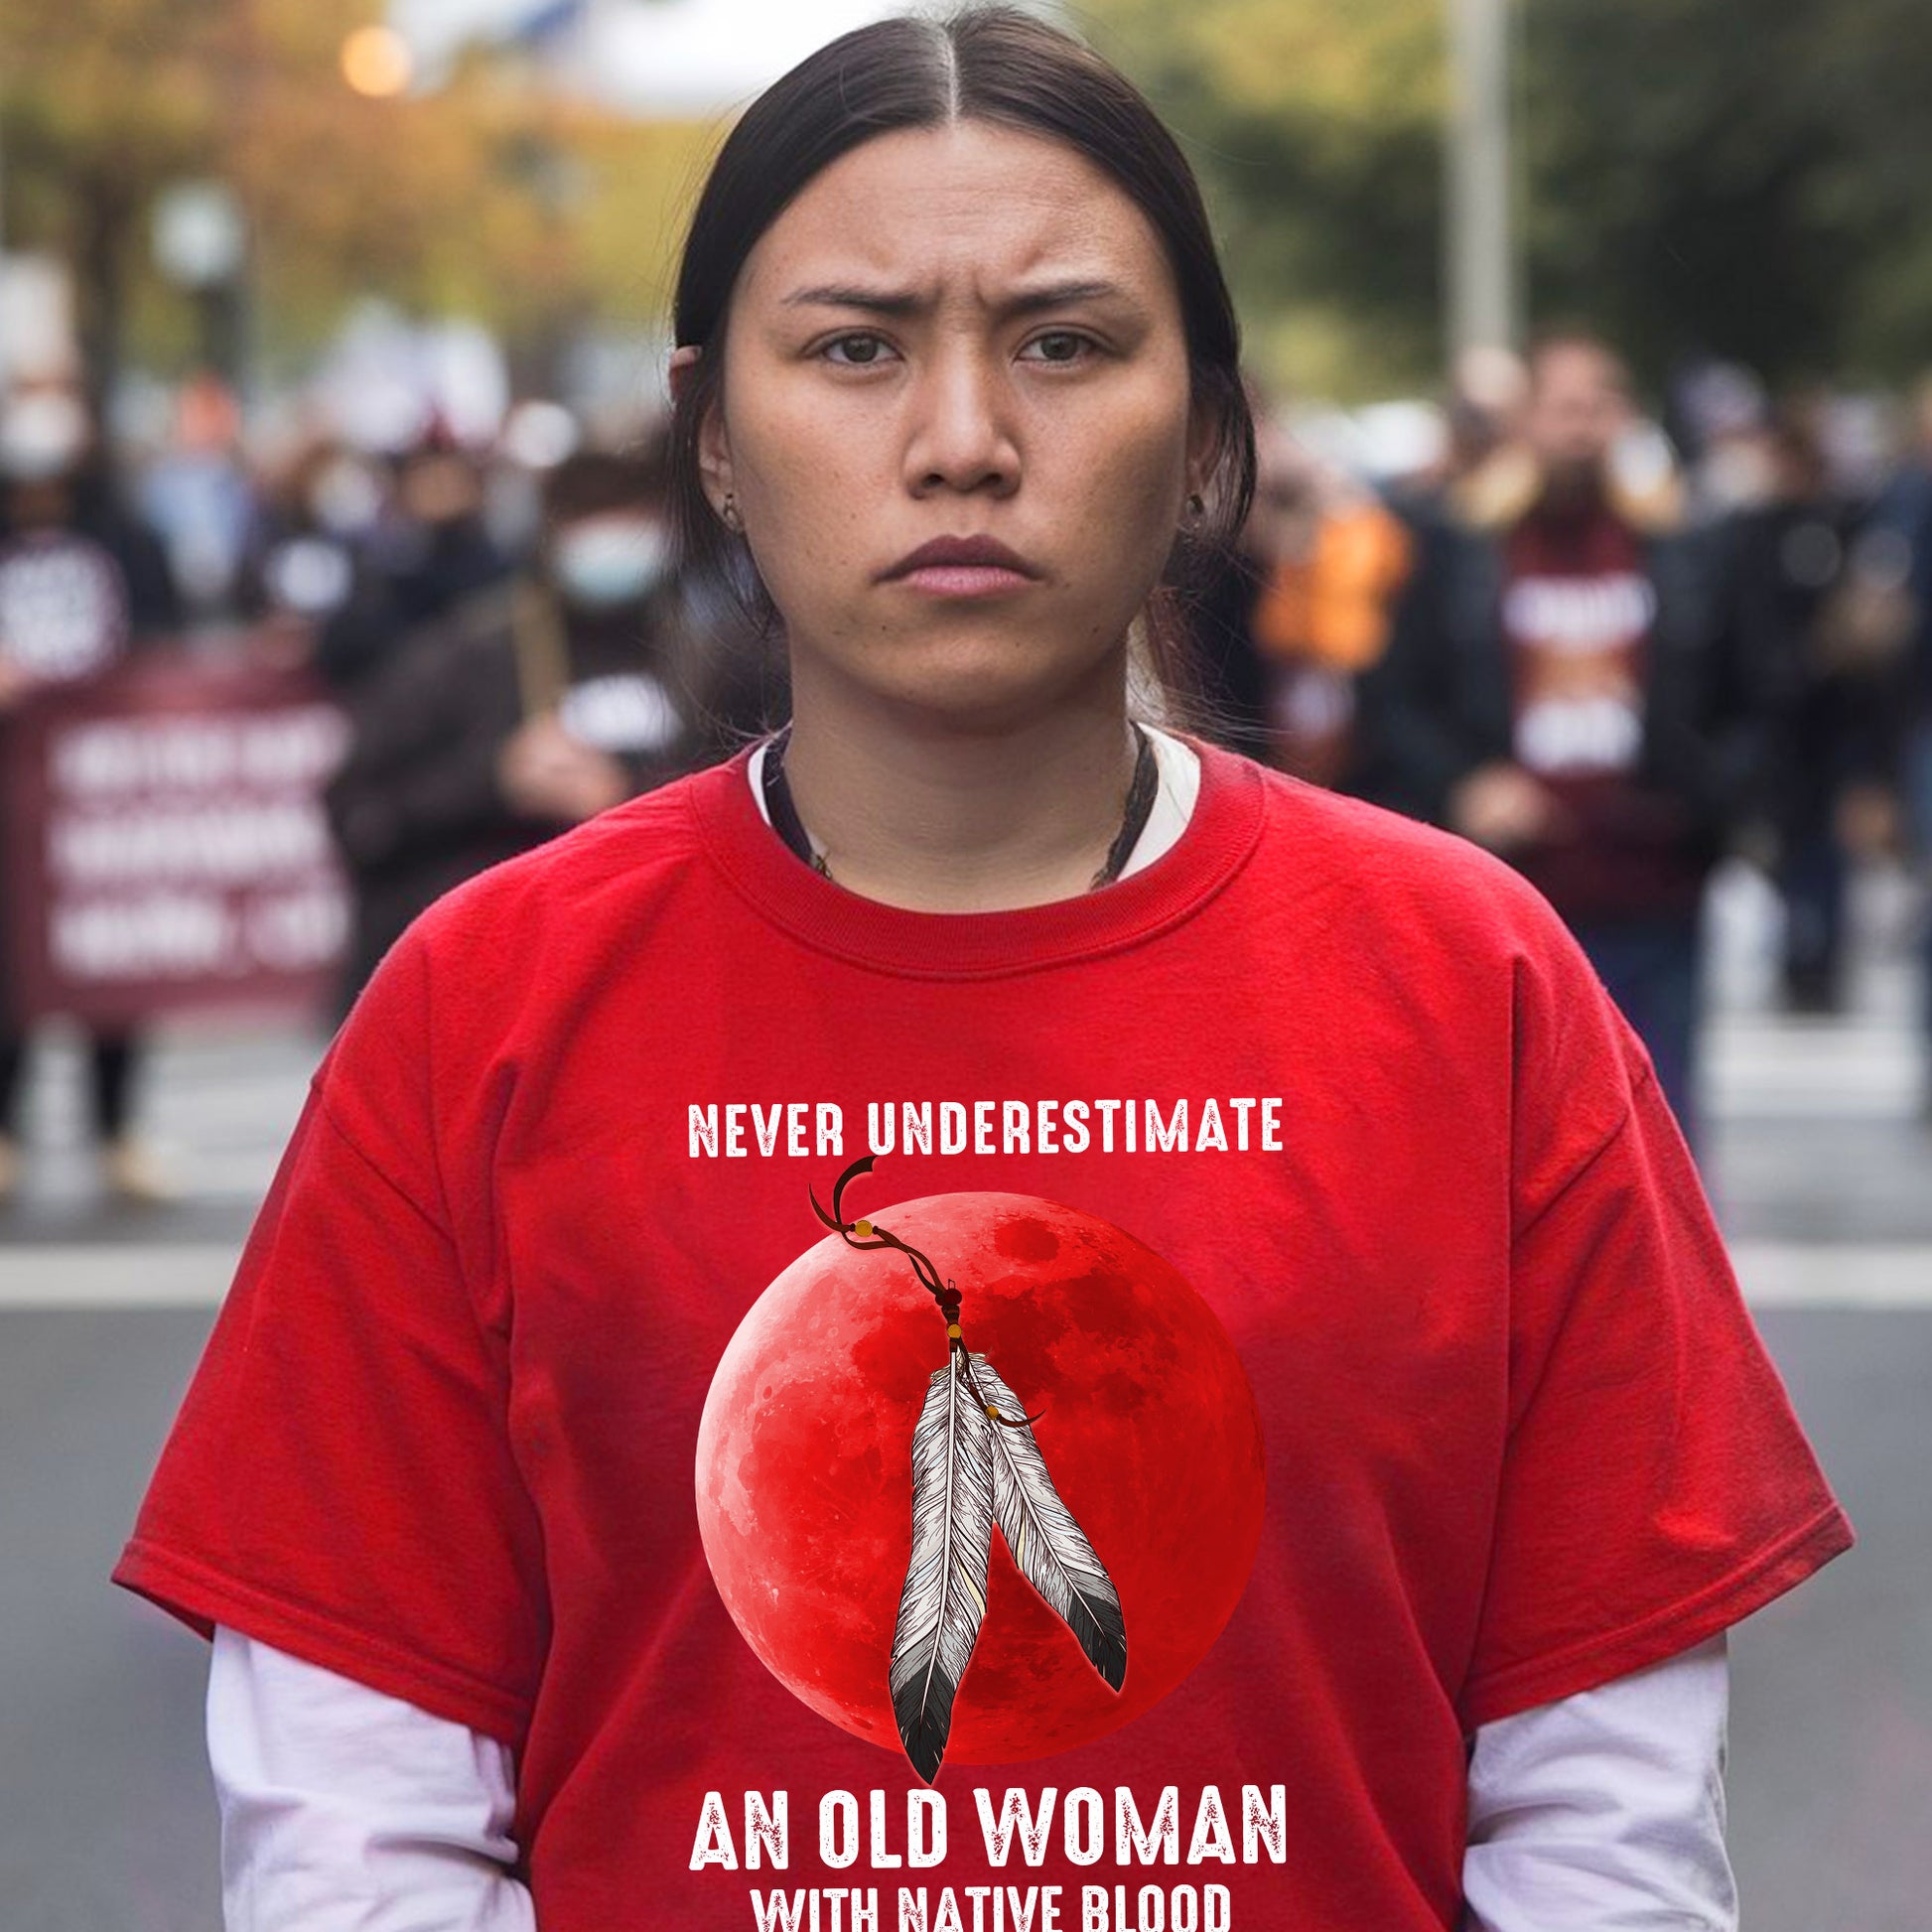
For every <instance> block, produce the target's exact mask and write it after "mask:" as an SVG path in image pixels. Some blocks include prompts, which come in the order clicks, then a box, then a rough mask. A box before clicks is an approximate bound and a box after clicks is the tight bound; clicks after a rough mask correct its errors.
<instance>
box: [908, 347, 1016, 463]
mask: <svg viewBox="0 0 1932 1932" xmlns="http://www.w3.org/2000/svg"><path fill="white" fill-rule="evenodd" d="M1013 400H1014V398H1013V392H1012V388H1011V386H1010V384H1009V383H1008V381H1007V378H1006V373H1005V370H1004V368H1003V367H1002V365H1001V364H1000V362H999V360H998V358H997V357H993V356H989V355H988V354H987V353H986V352H985V351H984V350H983V349H982V348H979V347H976V346H973V345H967V344H955V345H949V346H948V347H946V348H944V349H942V350H940V351H938V352H937V353H935V354H934V355H933V356H932V357H930V358H929V359H928V360H927V362H926V363H925V365H924V367H923V368H922V369H921V370H920V372H919V374H918V377H917V380H916V381H915V382H914V384H913V387H912V394H911V398H910V415H909V419H908V420H909V433H908V435H907V437H906V446H905V467H906V482H907V483H908V484H909V485H910V487H911V489H912V492H913V494H914V495H917V496H926V495H931V494H934V493H936V492H937V491H940V490H947V489H952V490H959V491H961V492H967V493H970V492H972V491H976V490H978V491H985V492H987V493H989V494H992V495H996V496H1004V495H1010V494H1011V493H1012V492H1013V490H1014V489H1016V488H1017V487H1018V486H1019V483H1020V451H1019V446H1018V443H1017V442H1016V440H1015V435H1014V426H1013V420H1012V413H1013Z"/></svg>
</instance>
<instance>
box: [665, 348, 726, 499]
mask: <svg viewBox="0 0 1932 1932" xmlns="http://www.w3.org/2000/svg"><path fill="white" fill-rule="evenodd" d="M703 354H704V350H703V349H702V348H700V347H699V346H698V345H696V344H695V343H689V344H686V345H684V346H683V347H681V348H674V349H673V350H672V351H671V362H670V371H669V375H670V385H671V403H672V406H673V407H674V408H675V407H677V406H678V405H679V404H681V403H682V402H683V400H684V398H685V396H686V395H687V394H688V393H689V391H690V388H691V384H692V383H693V382H694V381H695V380H696V378H697V373H698V363H699V361H700V360H701V358H702V357H703ZM698 474H699V475H700V476H701V477H702V478H703V479H704V493H705V495H706V496H707V497H708V498H709V499H710V501H711V507H712V508H713V509H714V510H715V511H717V512H718V513H719V515H720V516H722V515H723V514H724V507H725V498H726V496H727V495H728V494H729V493H730V492H731V490H732V488H733V483H732V461H731V439H730V437H729V436H728V435H727V434H726V431H725V415H724V411H723V410H722V409H720V408H719V407H718V404H717V400H716V397H715V395H714V398H713V401H712V403H711V406H710V407H709V408H708V409H707V410H706V411H705V416H704V421H703V422H702V423H700V424H699V425H698Z"/></svg>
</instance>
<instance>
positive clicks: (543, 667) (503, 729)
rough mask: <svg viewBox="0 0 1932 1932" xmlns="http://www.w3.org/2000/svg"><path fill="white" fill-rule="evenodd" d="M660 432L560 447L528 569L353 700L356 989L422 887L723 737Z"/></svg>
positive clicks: (665, 770)
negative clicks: (681, 582)
mask: <svg viewBox="0 0 1932 1932" xmlns="http://www.w3.org/2000/svg"><path fill="white" fill-rule="evenodd" d="M664 465H665V458H664V454H663V451H662V447H661V440H659V441H657V442H653V443H652V444H651V445H650V446H649V448H648V449H647V450H646V451H644V452H641V453H638V454H634V455H624V456H618V455H610V454H602V453H597V452H588V453H584V454H581V455H576V456H572V457H569V458H566V459H565V461H564V462H563V463H561V464H560V465H558V466H557V468H556V469H554V470H553V471H551V472H550V474H549V476H548V477H547V479H546V481H545V489H544V527H543V534H542V537H541V540H540V542H539V545H538V549H537V553H536V556H535V557H534V559H533V560H532V564H531V567H530V569H529V570H528V571H527V572H525V573H523V574H522V575H520V576H519V577H517V578H516V579H514V580H512V581H509V582H505V583H502V584H499V585H497V586H495V587H494V588H492V589H489V590H486V591H484V592H483V593H482V594H481V595H478V596H473V597H471V598H469V599H468V600H466V601H465V602H464V603H462V604H461V605H459V606H458V607H457V608H456V610H455V611H454V612H452V613H451V614H450V615H449V616H448V617H446V618H445V619H443V620H442V621H438V622H436V623H434V624H432V625H430V626H428V627H427V628H423V629H419V630H417V631H416V632H415V633H414V634H413V635H412V636H411V637H410V638H409V639H408V640H407V641H406V642H405V643H404V644H402V645H401V646H400V647H399V648H398V649H397V650H396V652H395V653H394V654H393V656H392V658H391V659H390V661H389V662H388V663H386V664H384V665H381V666H379V667H378V668H376V669H375V670H374V671H372V672H371V673H370V674H369V675H367V676H365V677H364V678H363V679H361V680H360V681H359V682H358V683H357V684H356V685H355V686H354V687H353V689H352V691H351V692H350V693H349V696H348V707H349V715H350V721H351V726H352V732H353V736H352V742H351V746H350V750H349V753H348V756H347V758H346V759H345V762H344V765H343V767H342V769H341V771H340V772H339V773H338V774H337V776H336V778H335V779H334V781H333V782H332V784H331V786H330V789H329V793H328V803H329V811H330V817H331V821H332V823H333V825H334V827H335V830H336V835H337V839H338V842H339V844H340V846H341V849H342V852H343V855H344V858H345V861H346V864H347V866H348V870H349V874H350V879H351V883H352V886H353V890H354V897H355V906H356V911H355V925H354V936H353V939H352V941H351V944H350V949H349V956H348V960H347V963H346V971H345V983H344V1002H345V1006H346V1004H347V1002H348V1001H349V1000H350V999H352V998H353V996H354V994H355V993H356V992H357V991H358V990H359V989H360V987H361V986H362V984H363V982H364V981H365V980H366V979H367V977H368V975H369V974H370V973H371V972H372V971H373V970H374V968H375V965H376V962H377V961H378V960H379V959H380V958H381V956H382V954H383V953H384V952H385V951H386V950H387V949H388V947H389V945H390V944H391V942H392V941H393V940H394V939H395V938H396V937H397V936H398V935H399V934H400V933H401V931H402V930H403V928H404V927H405V926H406V925H407V924H408V923H409V921H410V920H411V919H412V918H414V917H415V915H416V914H417V913H418V912H420V911H421V910H422V909H423V908H424V907H425V906H426V905H428V904H429V903H430V901H431V900H432V899H434V898H436V897H439V896H440V895H441V894H443V893H444V892H446V891H448V890H449V889H450V888H451V887H453V886H455V885H457V884H458V883H459V882H461V881H462V880H464V879H467V878H469V877H470V876H471V875H472V874H473V873H477V872H481V871H482V870H483V868H484V867H485V866H489V865H492V864H494V863H495V862H496V861H497V860H499V859H505V858H508V857H510V856H511V855H512V854H513V853H517V852H521V851H524V850H525V849H527V848H528V847H530V846H533V845H537V844H539V843H541V842H542V841H543V840H545V839H548V838H550V837H551V836H553V835H554V834H555V833H557V832H560V831H562V830H564V829H565V828H566V827H567V826H571V825H577V824H581V823H582V822H583V821H584V820H585V819H588V818H591V817H594V816H595V815H596V814H597V813H598V812H601V811H603V810H605V809H606V808H607V807H609V806H611V805H615V804H617V803H619V802H620V801H621V800H622V799H624V798H628V797H630V796H632V795H633V794H634V793H637V792H639V791H643V790H646V789H648V788H649V787H650V786H652V785H655V784H658V783H660V782H662V781H663V780H664V779H666V778H668V777H671V776H673V775H676V774H677V773H679V772H682V771H684V770H687V769H689V768H691V767H692V766H693V765H694V764H696V763H698V762H701V761H703V760H704V759H706V758H708V757H711V756H714V755H715V754H716V752H717V751H718V750H720V749H721V741H720V739H719V738H718V736H717V733H718V732H719V730H720V729H721V728H722V723H723V721H721V720H720V718H719V717H718V716H717V715H716V713H715V709H714V706H713V703H712V699H713V696H714V691H715V687H714V685H713V684H712V683H710V682H709V674H708V671H707V670H706V668H705V667H704V666H702V665H700V663H699V662H698V660H697V657H696V654H695V651H694V648H693V640H692V638H691V637H690V635H689V632H688V627H687V626H686V625H685V623H684V622H683V621H682V614H681V609H680V603H679V598H678V594H677V586H676V584H675V583H674V581H673V579H672V577H671V575H670V573H669V571H668V569H667V558H668V537H667V533H666V522H665V517H666V510H665V495H664V492H665V467H664Z"/></svg>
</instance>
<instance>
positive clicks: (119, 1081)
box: [0, 386, 180, 1201]
mask: <svg viewBox="0 0 1932 1932" xmlns="http://www.w3.org/2000/svg"><path fill="white" fill-rule="evenodd" d="M179 621H180V607H179V603H178V601H177V599H176V595H175V589H174V584H173V581H172V579H171V576H170V573H169V570H168V564H167V559H166V556H165V554H164V553H163V550H162V548H161V545H160V543H159V542H158V540H157V539H156V538H155V536H154V535H153V533H152V532H151V531H149V530H147V529H146V528H144V527H143V526H142V525H141V524H140V522H139V521H138V520H136V519H135V518H133V517H131V516H129V515H127V514H125V513H124V512H123V511H122V510H121V509H120V508H119V506H118V505H117V504H116V503H115V502H114V500H113V497H112V493H111V492H110V490H109V489H108V487H107V485H106V483H105V482H104V480H103V478H102V476H101V474H100V472H99V468H98V464H97V462H96V449H95V443H94V437H93V429H92V425H91V423H90V421H89V419H88V415H87V410H86V406H85V404H84V403H83V402H82V401H81V400H80V397H79V395H78V394H77V393H76V392H75V391H74V390H73V389H71V388H69V387H65V386H48V387H43V388H36V389H28V390H21V391H17V392H16V393H15V394H13V395H12V396H10V397H9V398H8V399H7V400H6V401H5V403H4V404H0V718H3V717H4V716H5V714H6V713H7V712H9V711H11V710H13V709H15V708H16V707H18V706H21V705H23V704H27V703H31V702H32V701H33V699H34V698H35V696H36V695H37V694H39V693H42V692H46V691H51V690H55V689H59V688H62V687H70V686H73V685H76V684H80V683H83V682H85V681H86V680H88V679H92V678H97V677H99V676H101V675H103V674H104V673H106V672H108V671H110V670H112V669H113V667H114V666H115V665H116V664H117V663H119V662H120V660H121V658H122V657H123V656H124V655H125V653H126V652H127V651H128V649H129V648H130V647H131V646H132V645H133V644H135V643H137V642H139V641H140V640H141V639H142V638H144V637H146V636H148V635H151V634H153V633H156V632H160V631H166V630H169V629H172V628H173V627H174V626H175V625H176V624H177V623H178V622H179ZM4 888H5V882H4V879H0V917H3V916H4V915H5V911H6V898H5V890H4ZM3 958H4V947H0V959H3ZM28 1044H29V1042H28V1037H27V1035H26V1032H25V1030H24V1029H23V1028H22V1027H21V1025H20V1024H19V1022H18V1021H17V1020H16V1019H15V1018H14V1017H13V1016H12V1014H11V1013H10V1011H9V1010H8V1006H7V1000H6V988H5V985H4V983H0V1200H4V1199H6V1198H8V1197H9V1196H11V1194H12V1193H13V1192H14V1191H15V1189H16V1187H17V1185H18V1181H19V1173H20V1155H19V1136H20V1128H21V1121H20V1110H21V1102H22V1098H23V1095H24V1090H25V1085H26V1082H25V1073H26V1066H27V1048H28ZM87 1052H88V1063H89V1069H90V1075H91V1078H90V1089H91V1096H92V1107H93V1120H94V1125H95V1128H96V1130H97V1132H98V1135H99V1140H100V1149H101V1157H102V1166H103V1170H104V1173H105V1176H106V1178H107V1181H108V1183H109V1184H110V1185H111V1186H112V1187H113V1188H114V1189H115V1190H116V1191H117V1192H119V1193H120V1194H122V1195H123V1196H125V1197H127V1198H130V1199H134V1200H143V1201H158V1200H164V1199H167V1198H170V1197H171V1196H172V1194H173V1191H174V1190H173V1187H172V1185H171V1183H170V1182H169V1180H168V1178H167V1176H166V1175H165V1174H164V1173H162V1171H161V1169H160V1166H159V1164H158V1163H157V1161H156V1160H155V1158H154V1155H153V1152H152V1150H151V1149H150V1148H149V1147H148V1145H147V1144H146V1142H145V1141H143V1140H142V1139H141V1138H140V1137H139V1136H138V1135H137V1134H136V1133H135V1131H134V1129H133V1125H132V1107H131V1098H132V1083H133V1075H134V1069H135V1057H136V1053H135V1042H134V1039H133V1037H132V1036H131V1035H129V1034H126V1033H105V1034H95V1035H90V1036H89V1038H88V1041H87Z"/></svg>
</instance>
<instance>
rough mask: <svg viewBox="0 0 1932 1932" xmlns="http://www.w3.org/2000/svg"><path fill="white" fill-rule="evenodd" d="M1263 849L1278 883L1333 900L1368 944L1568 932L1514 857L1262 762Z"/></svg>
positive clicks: (1307, 898) (1284, 891) (1511, 943)
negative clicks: (1377, 939) (1381, 937)
mask: <svg viewBox="0 0 1932 1932" xmlns="http://www.w3.org/2000/svg"><path fill="white" fill-rule="evenodd" d="M1255 769H1256V771H1257V773H1258V778H1259V783H1260V784H1261V786H1262V789H1263V792H1264V796H1265V800H1266V811H1265V820H1264V830H1263V835H1262V839H1261V842H1260V848H1259V853H1258V857H1259V858H1260V859H1261V862H1262V864H1263V865H1264V867H1266V868H1268V870H1269V884H1270V888H1271V890H1273V891H1275V892H1278V893H1279V894H1281V895H1283V896H1284V897H1288V898H1292V899H1293V900H1294V901H1295V902H1297V903H1301V904H1308V903H1310V902H1312V901H1327V902H1328V903H1329V904H1330V905H1331V906H1332V908H1333V909H1334V910H1335V912H1336V913H1337V914H1340V915H1343V916H1346V917H1347V918H1348V919H1349V920H1350V921H1351V923H1352V924H1353V925H1354V927H1355V929H1356V931H1357V932H1358V933H1359V935H1360V936H1361V938H1362V940H1363V941H1364V942H1365V943H1366V942H1367V941H1368V940H1369V939H1370V938H1371V937H1372V936H1373V935H1377V934H1383V933H1386V934H1388V935H1390V936H1392V937H1394V938H1396V939H1400V940H1407V941H1409V942H1414V943H1420V942H1424V941H1430V940H1433V941H1436V942H1438V943H1441V944H1444V945H1449V946H1452V947H1457V948H1463V947H1468V946H1476V947H1479V948H1481V949H1484V950H1487V949H1489V948H1492V947H1500V948H1502V949H1503V950H1504V951H1508V952H1513V951H1516V950H1518V949H1520V948H1524V947H1528V948H1531V949H1546V948H1548V947H1549V946H1550V945H1552V944H1558V945H1566V944H1568V932H1567V929H1566V928H1565V927H1564V925H1563V922H1562V920H1561V919H1560V918H1559V917H1558V916H1557V914H1556V911H1555V910H1554V908H1553V907H1552V906H1551V905H1550V903H1549V901H1548V900H1547V899H1545V898H1544V897H1543V896H1542V894H1541V893H1539V892H1538V891H1537V889H1536V888H1535V887H1534V886H1533V885H1531V884H1530V882H1529V881H1528V880H1527V879H1525V878H1524V877H1523V875H1522V874H1521V873H1520V872H1518V871H1517V870H1516V869H1515V868H1514V867H1513V866H1511V865H1509V864H1508V863H1507V862H1506V861H1504V860H1502V859H1500V858H1498V857H1497V856H1496V855H1495V854H1494V853H1491V852H1488V851H1485V850H1484V849H1483V848H1482V847H1481V846H1478V845H1475V844H1473V843H1471V842H1470V841H1469V840H1467V839H1465V838H1461V837H1459V836H1458V835H1456V834H1455V833H1453V832H1449V831H1445V830H1444V829H1443V828H1442V827H1440V826H1435V825H1429V824H1426V823H1424V822H1423V821H1422V820H1420V819H1414V818H1410V817H1407V816H1405V815H1404V814H1403V813H1401V812H1397V811H1392V810H1390V809H1389V808H1387V807H1386V806H1382V805H1375V804H1371V803H1369V802H1368V801H1367V800H1366V799H1361V798H1354V797H1350V796H1348V795H1347V794H1345V793H1342V792H1336V791H1329V790H1326V789H1324V788H1323V787H1321V786H1319V785H1314V784H1311V783H1309V782H1307V781H1306V780H1304V779H1301V778H1297V777H1294V776H1291V775H1290V774H1289V773H1287V772H1284V771H1279V770H1276V769H1274V768H1273V767H1272V766H1266V765H1260V764H1257V765H1256V766H1255Z"/></svg>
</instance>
